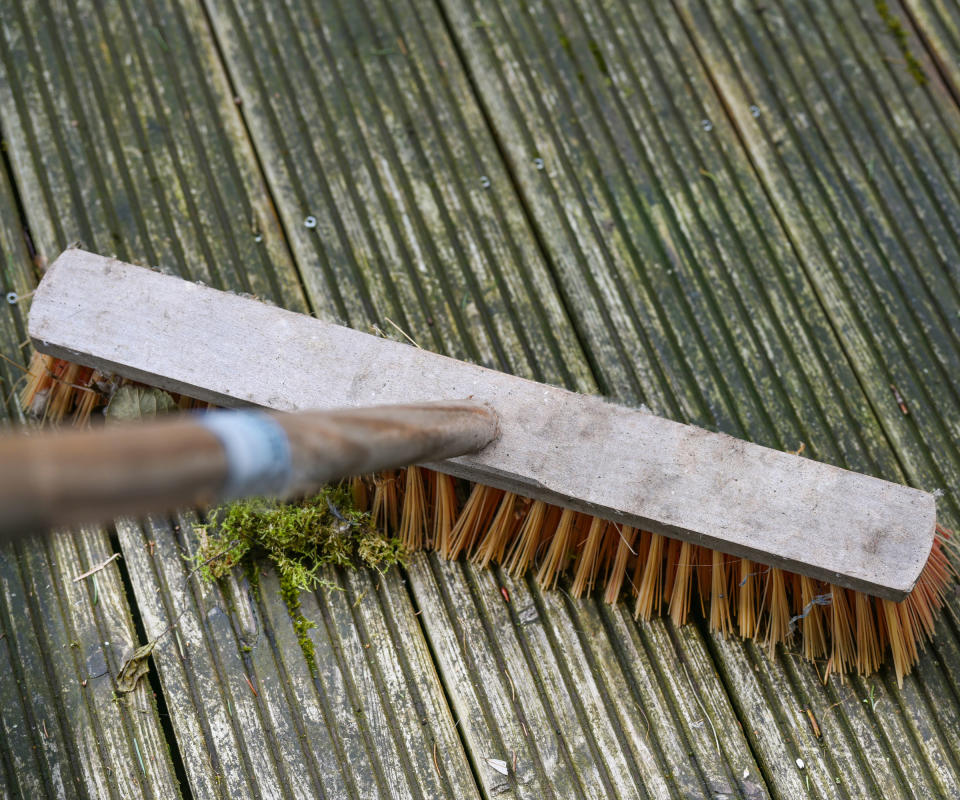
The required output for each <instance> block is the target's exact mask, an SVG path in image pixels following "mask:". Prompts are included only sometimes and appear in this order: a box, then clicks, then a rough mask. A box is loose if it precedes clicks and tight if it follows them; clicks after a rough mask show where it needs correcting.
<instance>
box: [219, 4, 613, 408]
mask: <svg viewBox="0 0 960 800" xmlns="http://www.w3.org/2000/svg"><path fill="white" fill-rule="evenodd" d="M207 7H208V9H209V12H210V17H211V21H212V24H213V29H214V31H215V33H216V36H217V39H218V42H219V44H220V47H221V49H222V51H223V52H224V56H225V59H226V63H227V67H228V69H229V70H230V74H231V76H232V78H233V81H234V84H235V85H236V87H237V92H238V94H239V96H240V97H241V98H242V100H243V103H242V109H243V113H244V115H245V118H246V120H247V123H248V125H249V127H250V132H251V136H252V138H253V140H254V142H255V144H256V147H257V150H258V152H259V153H260V154H261V158H262V161H263V165H264V171H265V174H266V176H267V180H268V181H269V183H270V187H271V190H272V192H273V195H274V197H275V198H276V202H277V209H278V213H279V215H280V217H281V219H282V220H283V222H284V226H285V230H286V232H287V234H288V236H289V238H290V242H291V246H292V249H293V252H294V254H295V257H296V259H297V263H298V266H299V268H300V270H301V272H302V274H303V280H304V285H305V287H306V289H307V291H308V293H309V295H310V297H311V299H312V301H313V302H314V304H315V305H316V307H317V309H318V312H319V313H320V314H321V316H323V317H325V318H326V319H331V320H334V321H340V322H345V323H347V324H349V325H351V326H352V327H355V328H358V329H361V330H368V329H369V326H371V325H376V326H378V327H379V328H381V329H382V330H384V331H385V332H386V334H387V335H389V336H391V337H392V338H402V337H401V335H400V334H399V333H398V332H397V331H396V330H395V329H394V327H393V326H392V325H391V322H393V323H396V325H398V326H399V327H400V328H402V329H403V331H404V332H405V333H406V334H409V335H410V336H411V337H412V338H413V339H414V340H415V341H417V342H418V343H419V344H421V345H423V346H424V347H426V348H428V349H430V350H435V351H438V352H442V353H446V354H448V355H453V356H456V357H459V358H467V359H470V360H473V361H476V362H478V363H481V364H484V365H486V366H493V367H497V368H499V369H502V370H505V371H508V372H514V373H517V374H522V375H525V376H528V377H533V378H537V379H539V380H544V381H547V382H553V383H560V384H563V385H566V386H571V387H576V388H582V389H586V390H589V389H591V388H592V387H593V385H594V384H593V381H592V379H591V377H590V371H589V368H588V366H587V362H586V359H585V358H584V355H583V353H582V351H581V349H580V347H579V345H578V344H577V341H576V338H575V336H574V332H573V331H572V330H571V329H570V325H569V322H568V319H567V316H566V314H565V312H564V309H563V307H562V305H561V304H560V302H559V299H558V297H557V294H556V291H555V288H554V287H553V283H552V279H551V277H550V275H549V272H548V271H547V269H546V265H545V263H544V261H543V258H542V255H541V253H540V252H539V250H538V247H537V242H536V240H535V238H534V236H533V235H532V233H531V231H530V229H529V227H528V225H527V224H526V220H525V217H524V214H523V209H522V207H521V206H520V205H519V204H518V203H517V200H516V196H515V194H514V193H513V191H512V187H511V181H510V177H509V175H508V173H507V170H506V166H505V165H504V164H503V163H502V161H501V159H500V156H499V153H498V151H497V149H496V145H495V143H494V141H493V140H492V139H491V138H490V136H489V132H488V131H487V129H486V127H485V125H484V122H483V119H482V117H481V115H480V110H479V108H478V106H477V105H476V103H475V102H474V101H473V98H472V97H471V94H470V89H469V86H468V85H467V82H466V77H465V75H464V73H463V71H462V69H461V68H460V65H459V63H458V60H457V55H456V52H455V51H454V50H453V48H452V46H451V43H450V41H449V39H448V38H447V36H446V33H445V31H444V28H443V22H442V19H441V18H440V17H439V15H438V14H437V12H436V9H435V8H434V7H433V6H432V4H430V3H427V2H422V0H410V1H409V2H403V3H400V4H397V3H382V2H379V1H378V0H367V1H366V2H362V3H340V2H331V3H328V4H326V5H325V6H324V7H323V9H322V11H321V10H318V9H314V8H312V7H311V6H310V4H308V3H305V2H291V3H278V4H272V5H271V6H268V7H266V8H263V7H261V4H258V3H254V2H252V0H211V2H209V3H207ZM279 42H284V43H285V44H284V45H283V46H278V43H279ZM487 183H488V184H489V188H485V184H487ZM308 216H309V217H313V218H314V220H315V221H316V227H315V228H308V227H306V226H305V220H306V219H307V217H308Z"/></svg>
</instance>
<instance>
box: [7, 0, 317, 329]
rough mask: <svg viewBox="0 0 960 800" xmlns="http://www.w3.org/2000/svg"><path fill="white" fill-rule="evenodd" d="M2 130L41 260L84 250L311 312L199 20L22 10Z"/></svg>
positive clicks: (187, 12) (14, 12) (14, 28)
mask: <svg viewBox="0 0 960 800" xmlns="http://www.w3.org/2000/svg"><path fill="white" fill-rule="evenodd" d="M2 34H3V35H2V36H0V69H2V71H3V76H4V80H3V81H2V82H0V124H2V130H3V135H4V141H5V142H6V148H7V153H8V156H9V159H10V164H11V166H12V169H13V174H14V177H15V179H16V182H17V187H18V190H19V191H20V194H21V198H22V201H23V205H24V210H25V214H26V222H27V224H28V225H29V227H30V231H31V236H32V239H33V242H34V245H35V246H36V248H37V251H38V260H39V262H40V265H41V266H43V265H45V264H46V263H48V262H49V261H50V260H52V259H53V258H54V257H56V256H57V255H58V254H59V253H60V251H61V250H62V249H63V248H64V247H66V246H67V245H68V244H70V243H72V242H75V241H78V240H79V241H81V242H83V243H84V244H85V245H86V246H87V247H90V248H92V249H95V250H97V251H98V252H103V253H115V254H116V255H118V256H121V257H126V258H129V259H131V260H133V261H136V262H138V263H143V264H147V265H163V267H164V268H165V269H172V270H174V271H177V272H179V273H180V274H182V275H185V276H189V277H191V278H194V279H197V280H203V281H204V282H207V283H211V284H213V285H217V286H220V287H223V288H231V289H235V290H239V291H249V292H253V293H255V294H258V295H260V296H262V297H265V298H268V299H270V300H272V301H274V302H278V303H282V304H284V305H287V306H290V307H293V308H297V309H302V310H305V309H306V304H305V302H304V299H303V296H302V293H301V291H300V287H299V282H298V278H297V275H296V272H295V270H294V269H293V266H292V264H291V262H290V259H289V253H288V251H287V248H286V245H285V243H284V241H283V239H282V236H281V234H280V230H279V226H278V224H277V220H276V217H275V215H274V213H273V210H272V206H271V203H270V200H269V195H268V194H267V192H266V191H265V188H264V186H263V183H262V181H261V176H260V174H259V172H258V169H257V166H256V160H255V157H254V155H253V151H252V149H251V147H250V144H249V141H248V140H247V139H246V138H245V135H244V130H243V124H242V120H241V119H240V116H239V114H238V112H237V109H236V106H235V103H234V100H233V97H232V95H231V94H230V92H229V84H228V82H227V80H226V76H225V74H224V72H223V69H222V67H221V65H220V63H219V61H218V60H217V56H216V51H215V47H214V45H213V42H212V40H211V39H210V37H209V36H208V35H206V31H205V21H204V16H203V13H202V10H201V9H200V8H199V7H198V6H197V5H196V4H184V5H183V6H182V7H181V6H178V5H176V4H173V3H169V2H161V3H150V4H148V5H146V6H143V7H140V6H137V5H131V4H128V3H116V4H111V5H110V6H103V5H101V4H97V3H89V2H81V3H70V4H67V5H66V6H64V7H63V8H62V9H61V8H60V7H59V6H58V5H56V4H54V3H52V2H47V0H35V2H30V3H22V4H21V3H18V4H16V5H15V6H14V7H13V8H11V12H10V13H9V14H5V15H4V19H3V26H2Z"/></svg>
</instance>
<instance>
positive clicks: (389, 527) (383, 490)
mask: <svg viewBox="0 0 960 800" xmlns="http://www.w3.org/2000/svg"><path fill="white" fill-rule="evenodd" d="M370 519H371V521H372V522H373V524H374V525H375V526H377V527H379V528H382V529H383V530H385V531H387V532H388V533H391V534H392V533H393V532H394V531H396V530H397V525H398V524H399V523H400V492H399V487H398V486H397V470H395V469H391V470H387V471H386V472H383V473H381V474H379V475H375V476H374V478H373V506H372V508H371V510H370Z"/></svg>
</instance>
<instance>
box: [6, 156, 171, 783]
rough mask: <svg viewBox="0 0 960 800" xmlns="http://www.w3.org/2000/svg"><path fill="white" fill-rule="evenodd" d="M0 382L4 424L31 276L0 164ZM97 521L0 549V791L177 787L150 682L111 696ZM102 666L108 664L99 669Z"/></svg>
mask: <svg viewBox="0 0 960 800" xmlns="http://www.w3.org/2000/svg"><path fill="white" fill-rule="evenodd" d="M0 255H2V258H3V265H4V270H3V286H2V289H3V295H6V294H7V293H8V292H11V291H12V292H15V293H16V294H17V295H18V296H19V297H20V298H23V299H21V300H19V301H17V302H14V303H10V302H8V301H7V300H6V299H5V298H4V300H3V303H2V306H0V354H2V355H3V357H4V359H3V361H2V365H0V376H2V378H3V383H2V385H0V387H2V389H0V390H2V392H3V403H2V411H0V416H2V420H3V424H4V425H6V424H9V423H10V422H11V421H19V420H20V419H21V418H22V415H21V414H20V410H19V404H18V402H17V393H16V389H17V388H18V387H19V385H20V379H21V378H22V374H23V373H22V371H21V369H19V368H17V366H16V364H20V365H24V364H25V363H26V360H27V355H28V352H27V350H26V348H25V346H24V345H25V341H26V340H25V336H24V334H25V330H26V326H25V315H24V309H25V308H26V306H27V305H28V303H29V297H28V296H29V293H30V291H31V290H32V288H33V286H34V285H35V280H36V278H35V275H34V271H33V264H32V262H31V260H30V254H29V252H28V249H27V246H26V240H25V238H24V230H23V225H22V221H21V220H20V219H19V216H18V213H17V208H16V203H15V199H14V197H13V194H12V192H11V187H10V184H9V182H8V176H7V174H6V172H5V171H3V172H0ZM112 552H113V550H112V547H111V543H110V540H109V537H108V536H107V535H106V533H105V532H103V531H97V530H88V531H83V532H78V533H76V534H61V535H57V536H54V537H51V538H50V539H49V540H46V541H43V542H38V543H36V544H35V545H32V546H26V547H21V546H18V547H12V546H11V547H5V548H3V551H2V552H0V575H2V577H0V586H2V588H0V595H2V599H0V644H2V662H0V663H2V667H0V671H2V673H3V676H4V678H3V680H2V681H0V697H2V702H0V706H2V709H0V752H2V753H3V755H2V757H0V763H2V766H0V797H4V798H16V797H31V796H32V797H47V796H49V797H64V798H66V797H98V798H99V797H110V798H121V797H122V798H126V797H131V798H132V797H144V798H167V797H169V798H175V797H179V796H180V793H179V789H178V785H177V778H176V775H175V773H174V768H173V765H172V763H171V761H170V755H169V751H168V748H167V744H166V741H165V736H164V733H163V730H162V728H161V722H160V718H159V716H158V711H157V707H156V703H155V701H154V698H153V694H152V691H151V687H150V685H149V684H148V683H147V682H146V681H144V682H143V683H141V685H140V686H138V687H137V690H136V691H135V692H134V693H132V694H130V695H128V696H126V697H124V698H122V699H120V700H119V701H118V700H117V699H115V697H114V694H113V688H114V682H113V680H112V678H111V674H116V673H117V672H118V671H119V669H120V666H121V664H122V662H123V660H124V659H125V658H127V657H128V656H129V655H130V654H131V653H132V651H133V649H134V647H135V645H136V639H137V637H136V633H135V631H134V625H133V621H132V619H131V613H130V608H129V605H128V603H127V598H126V595H125V590H124V588H123V585H122V582H121V580H120V576H119V573H118V568H117V565H116V564H111V565H110V566H109V567H107V568H106V569H105V570H103V571H101V572H98V573H97V575H96V579H95V583H94V579H93V578H90V579H87V580H86V581H84V582H81V583H74V581H73V578H74V577H75V576H76V575H79V574H81V573H82V572H85V571H86V570H87V569H88V568H89V567H92V566H95V565H97V564H99V563H102V562H103V561H104V560H105V559H106V558H107V557H108V556H109V555H110V554H111V553H112ZM108 669H109V673H108V672H107V670H108Z"/></svg>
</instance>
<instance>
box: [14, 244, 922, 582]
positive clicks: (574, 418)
mask: <svg viewBox="0 0 960 800" xmlns="http://www.w3.org/2000/svg"><path fill="white" fill-rule="evenodd" d="M29 324H30V335H31V337H32V338H33V340H34V343H35V345H36V347H37V349H39V350H41V351H43V352H46V353H51V354H53V355H57V356H60V357H63V358H67V359H69V360H71V361H74V362H78V363H81V364H85V365H87V366H90V367H94V368H97V369H99V370H103V371H110V372H115V373H119V374H121V375H124V376H127V377H130V378H132V379H135V380H140V381H143V382H146V383H149V384H151V385H155V386H160V387H162V388H166V389H169V390H172V391H175V392H178V393H183V394H187V395H190V396H193V397H197V398H199V399H202V400H208V401H212V402H216V403H218V404H224V405H238V404H240V405H257V406H263V407H267V408H274V409H280V410H292V409H302V408H337V407H356V406H366V405H376V404H383V403H404V402H407V403H409V402H420V401H428V400H442V399H445V398H450V397H473V398H474V399H477V400H481V401H484V402H487V403H489V404H490V405H491V406H492V407H493V408H495V409H496V411H497V413H498V414H499V416H500V431H501V435H500V438H499V439H498V441H497V442H496V444H495V445H493V446H491V447H489V448H487V449H486V450H484V451H483V452H482V453H480V454H478V455H474V456H468V457H463V458H458V459H453V460H450V461H446V462H444V463H443V464H440V465H434V466H436V467H437V468H439V469H441V470H443V471H444V472H447V473H449V474H452V475H455V476H458V477H463V478H467V479H469V480H471V481H476V482H480V483H483V484H487V485H490V486H493V487H497V488H500V489H503V490H506V491H508V492H511V493H515V494H519V495H523V496H525V497H528V498H532V499H535V500H542V501H545V502H547V503H551V504H554V505H558V506H562V507H567V508H570V509H573V510H575V511H579V512H584V513H588V514H591V515H595V516H598V517H601V518H603V519H606V520H611V521H614V522H617V523H621V524H625V525H628V526H630V527H633V528H636V529H642V530H645V531H649V532H651V533H655V534H661V535H667V536H670V537H673V538H676V539H678V540H682V541H686V542H688V543H689V544H690V545H691V546H697V547H708V548H711V549H715V550H720V551H723V552H725V553H729V554H731V555H734V556H739V557H743V558H748V559H751V560H755V561H758V562H761V563H763V564H767V565H770V566H773V567H777V568H781V569H789V570H791V571H794V572H798V573H801V574H804V575H807V576H809V577H811V578H813V579H818V580H823V581H827V582H829V583H831V584H833V585H838V586H845V587H848V588H851V589H856V590H860V591H865V592H868V593H870V594H873V595H877V596H879V597H882V598H886V599H890V600H900V599H903V598H904V597H905V596H906V595H907V594H908V593H909V592H910V591H911V589H913V587H914V585H915V583H916V581H917V578H918V576H919V575H920V572H921V570H922V569H923V567H924V565H925V564H926V562H927V558H928V556H929V554H930V551H931V546H932V544H933V538H934V530H935V525H936V512H935V505H934V499H933V497H932V496H931V495H929V494H926V493H924V492H920V491H918V490H915V489H910V488H907V487H903V486H898V485H896V484H892V483H888V482H886V481H881V480H879V479H876V478H872V477H869V476H864V475H859V474H856V473H853V472H849V471H847V470H842V469H839V468H837V467H832V466H828V465H824V464H819V463H816V462H813V461H810V460H808V459H804V458H800V457H798V456H795V455H792V454H788V453H782V452H779V451H775V450H771V449H769V448H764V447H760V446H758V445H754V444H750V443H748V442H744V441H741V440H737V439H734V438H733V437H730V436H725V435H723V434H717V433H712V432H709V431H705V430H702V429H700V428H696V427H693V426H689V425H682V424H679V423H675V422H671V421H669V420H665V419H662V418H659V417H656V416H654V415H651V414H648V413H644V412H642V411H640V410H637V409H632V408H626V407H622V406H616V405H613V404H611V403H608V402H605V401H604V400H602V399H600V398H596V397H587V396H583V395H578V394H574V393H572V392H568V391H565V390H562V389H557V388H555V387H552V386H546V385H543V384H538V383H534V382H531V381H527V380H524V379H522V378H516V377H513V376H510V375H504V374H502V373H498V372H494V371H492V370H488V369H484V368H483V367H479V366H476V365H474V364H466V363H463V362H459V361H455V360H453V359H449V358H445V357H443V356H440V355H436V354H434V353H429V352H426V351H423V350H419V349H417V348H414V347H410V346H408V345H405V344H400V343H397V342H391V341H388V340H384V339H380V338H377V337H374V336H370V335H367V334H364V333H360V332H357V331H353V330H350V329H347V328H342V327H339V326H336V325H330V324H327V323H324V322H321V321H319V320H317V319H314V318H312V317H308V316H304V315H299V314H294V313H291V312H288V311H284V310H282V309H279V308H275V307H273V306H268V305H265V304H263V303H259V302H257V301H256V300H252V299H249V298H243V297H238V296H235V295H230V294H227V293H224V292H220V291H216V290H214V289H211V288H209V287H204V286H199V285H197V284H193V283H189V282H187V281H183V280H181V279H179V278H174V277H170V276H166V275H162V274H159V273H156V272H152V271H150V270H147V269H144V268H141V267H135V266H132V265H129V264H124V263H121V262H118V261H116V260H113V259H108V258H103V257H101V256H97V255H94V254H91V253H85V252H83V251H79V250H68V251H66V252H65V253H64V254H63V255H61V257H60V258H59V259H58V260H57V261H56V262H55V263H54V264H53V265H51V267H50V268H49V269H48V271H47V274H46V275H45V277H44V279H43V281H42V282H41V285H40V287H39V289H38V290H37V292H36V294H35V296H34V300H33V306H32V309H31V313H30V323H29ZM318 365H320V366H319V367H318Z"/></svg>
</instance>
